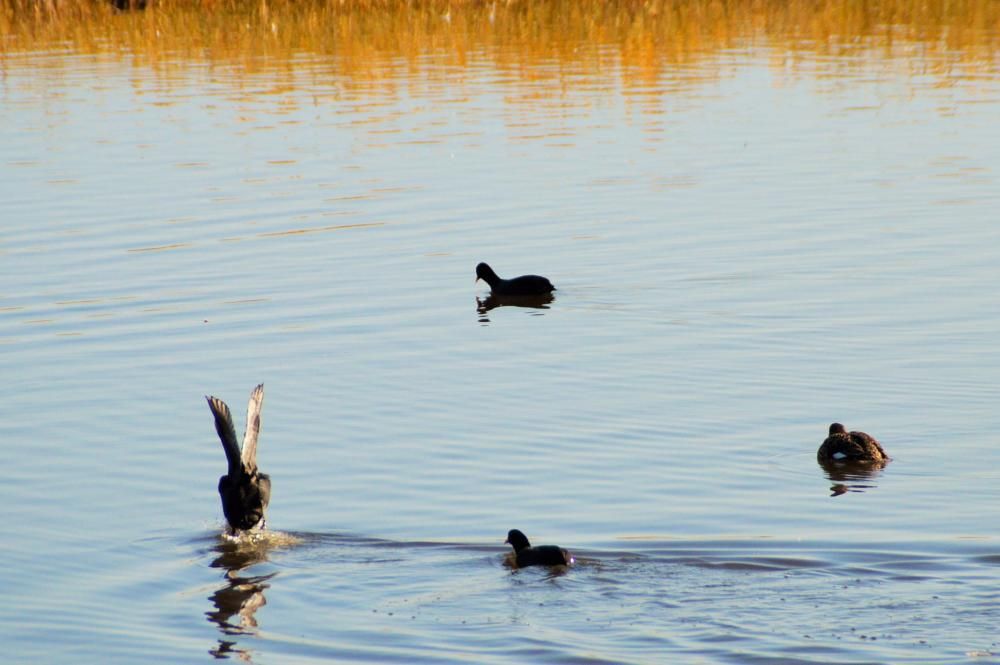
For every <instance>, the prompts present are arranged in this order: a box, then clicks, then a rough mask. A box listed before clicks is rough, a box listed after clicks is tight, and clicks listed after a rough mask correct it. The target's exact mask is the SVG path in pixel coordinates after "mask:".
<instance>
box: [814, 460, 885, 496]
mask: <svg viewBox="0 0 1000 665" xmlns="http://www.w3.org/2000/svg"><path fill="white" fill-rule="evenodd" d="M817 463H818V464H819V465H820V467H822V469H823V473H824V475H826V478H827V480H829V481H830V482H831V483H833V485H831V486H830V496H840V495H842V494H847V493H848V492H864V491H865V490H869V489H875V488H876V487H878V483H876V482H875V480H876V478H878V477H879V476H880V475H882V469H883V468H885V464H886V463H885V462H836V461H825V462H817Z"/></svg>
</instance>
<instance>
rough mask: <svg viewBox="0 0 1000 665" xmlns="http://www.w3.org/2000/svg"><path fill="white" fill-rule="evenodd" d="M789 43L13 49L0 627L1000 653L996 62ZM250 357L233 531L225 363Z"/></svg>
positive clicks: (82, 657)
mask: <svg viewBox="0 0 1000 665" xmlns="http://www.w3.org/2000/svg"><path fill="white" fill-rule="evenodd" d="M780 55H781V53H780V52H779V51H777V50H775V49H772V48H770V47H768V45H767V44H755V45H752V46H748V47H746V48H745V49H740V50H736V51H732V52H722V53H718V54H716V55H713V56H705V57H704V58H702V59H700V60H698V61H697V62H694V63H692V64H690V65H688V66H687V67H686V68H684V69H678V71H676V72H671V71H665V72H664V73H663V75H662V80H661V81H659V82H658V83H657V84H650V85H649V86H648V87H646V88H641V89H637V88H636V87H634V86H627V85H625V84H623V78H622V77H623V74H622V72H621V71H620V70H618V69H616V68H615V67H609V68H608V69H607V70H602V71H600V72H590V73H588V72H586V71H575V70H565V71H564V70H559V68H558V63H548V64H547V63H545V62H541V63H538V62H536V63H533V65H532V66H533V67H536V68H540V69H545V68H546V67H551V68H552V70H551V71H542V72H540V74H542V75H544V76H540V78H538V79H533V78H531V77H528V76H526V77H525V78H523V79H520V78H518V77H516V76H515V77H511V76H509V75H507V74H504V75H501V74H500V73H498V71H497V69H496V65H495V63H494V61H493V60H492V59H491V57H490V53H483V54H479V55H478V56H474V57H471V58H470V60H469V61H468V62H467V63H466V66H465V68H464V70H463V72H462V73H463V76H461V77H456V76H453V75H452V74H453V72H452V70H451V69H449V66H448V65H447V64H446V62H445V59H442V61H441V62H438V61H437V60H435V58H434V57H429V58H428V59H427V60H426V61H425V62H423V63H422V68H421V69H420V70H417V71H414V72H412V73H411V74H410V75H411V76H412V77H413V78H412V79H408V78H407V73H406V72H407V70H406V69H405V68H397V69H394V70H392V71H393V74H392V76H393V77H398V78H392V79H391V80H386V81H383V82H377V83H376V84H372V85H367V86H362V87H358V86H351V85H348V84H349V83H351V81H350V80H349V78H350V74H349V73H347V72H345V73H341V74H338V73H337V68H336V64H337V63H336V62H332V63H331V62H327V61H324V60H323V59H322V58H306V57H302V58H299V59H297V60H295V61H294V62H293V63H289V67H280V66H278V67H275V69H274V70H265V71H263V72H258V73H256V74H253V75H251V74H241V73H240V72H239V71H237V70H226V69H224V68H223V69H217V70H213V71H211V72H210V71H208V70H206V69H205V68H204V66H203V63H198V62H194V61H192V62H184V61H181V62H180V63H179V65H178V67H177V68H176V70H175V71H172V73H171V75H170V76H164V75H162V74H158V73H157V72H156V71H155V70H150V69H147V68H144V67H143V66H142V65H137V64H135V63H131V62H129V61H128V59H121V58H112V57H102V56H92V55H86V54H73V53H65V54H49V53H39V54H27V55H18V54H11V55H9V56H7V57H6V63H5V64H4V78H3V80H2V83H0V99H2V103H0V169H2V178H0V194H2V195H0V219H2V220H3V221H2V223H0V375H2V376H3V377H4V382H3V385H4V386H5V387H6V389H5V390H4V391H3V408H2V409H0V414H2V417H0V442H2V443H0V451H2V452H3V457H4V459H5V464H4V468H5V478H4V485H3V487H4V489H3V497H4V499H5V500H4V505H5V506H6V509H7V517H6V534H7V535H6V536H5V537H4V539H3V547H2V552H3V555H2V559H0V583H2V586H3V588H4V589H5V590H6V596H7V602H6V603H4V604H3V606H2V608H0V638H2V642H3V644H4V645H5V652H6V655H7V658H9V659H10V660H11V662H66V661H69V660H72V661H74V662H137V661H149V660H155V661H157V662H198V661H209V660H213V659H214V658H216V657H241V658H244V659H248V660H252V661H254V662H258V663H299V662H302V663H313V662H319V661H324V662H325V661H330V660H336V661H338V662H340V661H343V662H379V663H383V662H405V663H414V662H477V663H485V662H512V661H515V660H516V661H521V662H552V663H581V662H588V663H602V662H607V663H623V662H630V663H653V662H668V661H674V662H692V663H695V662H721V663H748V662H761V663H763V662H781V663H787V662H816V663H819V662H823V663H828V662H844V663H862V662H927V663H944V662H970V661H972V662H1000V655H997V654H1000V642H998V639H1000V638H998V637H997V634H996V629H995V626H996V625H997V623H998V621H1000V612H998V610H997V604H996V589H997V588H998V582H1000V540H998V539H997V536H996V529H997V523H998V522H997V516H998V513H997V505H998V502H997V499H998V493H997V486H998V485H997V482H996V481H997V471H996V470H997V469H998V468H1000V452H998V451H1000V446H998V445H997V443H998V442H997V440H996V439H997V435H996V432H997V431H1000V416H998V412H997V409H996V404H997V403H998V398H1000V391H998V389H997V387H996V384H997V380H996V379H997V377H998V376H1000V353H998V346H997V341H996V340H997V339H998V338H1000V337H998V334H1000V315H998V312H1000V310H998V309H997V307H996V305H995V302H996V289H995V284H996V281H997V275H998V272H997V267H996V266H997V265H998V259H1000V256H998V247H1000V226H998V225H997V223H996V220H997V213H996V211H997V209H998V204H1000V193H998V192H1000V187H998V177H997V176H998V168H1000V159H998V156H1000V129H998V127H1000V125H998V124H997V122H996V118H997V117H1000V116H998V112H1000V76H998V75H997V71H996V69H995V68H994V69H989V68H988V67H986V68H982V69H979V70H976V71H970V72H967V71H965V70H964V69H963V68H962V67H961V66H958V65H954V64H953V63H945V64H950V65H951V66H950V67H933V66H931V65H935V64H942V63H936V62H934V61H933V58H934V57H947V54H943V55H941V54H939V55H937V56H935V55H933V54H927V55H924V56H921V57H923V58H926V59H927V61H926V62H924V61H918V64H924V65H927V67H926V68H925V69H920V68H917V69H918V70H919V71H917V72H916V73H914V72H912V71H910V70H907V69H905V68H899V67H894V66H892V65H893V64H894V61H892V60H891V59H887V58H888V56H886V55H885V53H882V52H880V51H878V50H874V51H872V52H869V53H864V54H863V55H864V57H862V58H860V59H858V58H856V57H855V59H850V60H848V58H849V57H850V56H845V60H838V59H837V58H834V57H829V56H822V57H821V56H818V55H810V54H809V52H803V53H800V54H798V58H799V59H798V60H797V61H796V62H795V63H794V64H792V65H788V66H786V67H784V68H781V67H775V66H774V64H773V63H774V61H775V58H777V57H780ZM913 57H917V56H913ZM967 66H969V67H971V66H972V65H967ZM331 71H332V72H333V73H332V74H331V73H330V72H331ZM320 73H322V75H320ZM560 76H565V77H566V78H565V80H566V85H565V86H554V85H552V84H551V80H553V79H556V80H558V78H559V77H560ZM422 77H428V78H429V80H430V82H431V83H432V84H428V83H427V80H425V79H424V78H422ZM538 81H542V82H541V83H539V82H538ZM273 89H279V90H281V92H280V93H277V94H275V93H274V92H273ZM479 261H489V262H490V263H491V265H493V267H494V268H495V269H496V270H497V272H499V273H500V274H501V275H502V276H513V275H517V274H521V273H541V274H544V275H546V276H548V277H549V278H551V279H552V281H553V282H554V283H555V284H556V286H557V287H558V290H557V291H556V295H555V299H554V300H553V302H551V303H549V304H548V305H547V306H546V307H545V308H522V307H499V308H496V309H490V310H488V311H483V310H482V309H481V308H480V307H479V306H478V302H477V299H478V300H483V299H485V297H486V295H487V292H488V289H486V288H485V287H484V286H483V285H482V283H481V282H480V283H479V284H475V283H474V281H473V280H474V276H475V275H474V268H475V265H476V263H478V262H479ZM259 382H263V383H264V384H265V387H266V397H265V401H264V409H263V424H262V433H261V444H260V454H259V455H260V456H259V461H260V464H261V467H262V468H263V469H264V470H265V471H266V472H268V473H269V474H270V475H271V477H272V481H273V494H272V503H271V507H270V510H269V516H268V523H269V525H270V527H271V529H272V530H273V531H275V532H277V533H278V534H279V536H277V542H272V543H271V544H260V545H258V546H255V547H243V548H235V546H234V545H232V544H231V543H228V542H226V541H225V540H224V539H221V538H220V534H221V532H222V513H221V509H220V505H219V499H218V495H217V493H216V489H215V487H216V483H217V479H218V476H219V475H220V474H222V473H223V472H224V471H225V459H224V456H223V454H222V450H221V447H220V445H219V443H218V440H217V438H216V436H215V432H214V429H213V427H212V421H211V417H210V414H209V411H208V409H207V408H206V406H205V402H204V399H203V396H204V395H206V394H213V395H217V396H219V397H221V398H223V399H225V400H227V401H228V402H229V404H230V406H231V407H232V408H233V412H234V414H236V420H237V429H238V430H239V431H242V427H243V423H242V417H243V415H242V414H243V413H244V404H245V400H246V398H247V396H248V395H249V392H250V390H251V388H252V387H253V386H254V385H256V384H257V383H259ZM835 420H836V421H840V422H843V423H845V424H846V425H847V426H848V427H849V428H854V429H863V430H865V431H868V432H869V433H871V434H873V435H874V436H876V437H877V438H878V439H879V440H880V441H881V442H882V443H883V445H884V446H885V448H886V449H887V450H888V452H889V454H890V455H891V456H892V457H893V461H892V462H891V463H890V464H889V465H888V466H887V467H886V468H885V469H882V470H879V471H875V472H873V473H871V474H869V475H861V476H848V477H839V476H838V477H830V475H828V474H827V472H825V471H824V470H823V469H822V468H821V467H819V466H818V465H817V464H816V461H815V450H816V448H817V447H818V446H819V444H820V443H821V442H822V440H823V438H824V436H825V434H826V430H827V427H828V426H829V424H830V423H831V422H833V421H835ZM838 484H839V485H845V486H846V489H847V490H848V491H846V492H845V493H842V494H839V495H836V496H832V495H833V494H836V492H834V491H833V490H832V489H831V488H832V487H834V486H836V485H838ZM514 527H517V528H520V529H522V530H523V531H525V532H526V533H527V534H528V535H529V537H531V538H532V539H533V540H534V541H536V542H538V543H542V542H552V543H558V544H560V545H562V546H564V547H567V548H569V549H571V550H572V551H573V552H574V554H575V555H576V556H577V559H578V561H577V565H575V566H574V567H573V568H571V569H570V570H568V571H563V572H559V571H555V572H553V571H546V570H521V571H516V572H512V571H510V570H509V569H507V568H505V567H504V566H503V555H504V553H505V552H506V551H507V550H506V549H505V546H504V545H503V540H504V536H505V534H506V532H507V530H508V529H510V528H514Z"/></svg>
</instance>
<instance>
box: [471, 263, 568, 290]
mask: <svg viewBox="0 0 1000 665" xmlns="http://www.w3.org/2000/svg"><path fill="white" fill-rule="evenodd" d="M479 280H483V281H484V282H486V283H487V284H489V285H490V291H492V292H493V295H495V296H541V295H545V294H547V293H552V292H553V291H555V290H556V287H554V286H552V282H550V281H549V280H548V279H547V278H545V277H540V276H538V275H521V276H520V277H513V278H511V279H501V278H500V277H498V276H497V274H496V273H495V272H493V268H491V267H489V266H488V265H486V264H485V263H480V264H479V265H478V266H476V281H477V282H478V281H479Z"/></svg>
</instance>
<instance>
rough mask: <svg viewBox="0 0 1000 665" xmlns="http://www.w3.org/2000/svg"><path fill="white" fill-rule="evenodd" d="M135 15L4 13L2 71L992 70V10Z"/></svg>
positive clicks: (352, 6)
mask: <svg viewBox="0 0 1000 665" xmlns="http://www.w3.org/2000/svg"><path fill="white" fill-rule="evenodd" d="M143 1H144V0H0V69H6V68H9V67H12V66H17V65H16V64H15V63H12V62H10V56H14V55H17V54H28V55H31V54H46V53H66V52H72V53H78V54H93V55H103V56H111V57H123V58H124V57H128V58H131V59H132V60H133V61H134V62H135V63H136V64H138V65H148V66H153V67H157V66H159V65H164V64H166V63H169V64H170V66H171V67H177V66H178V65H179V64H183V63H185V62H187V63H204V62H208V63H211V64H215V63H217V64H224V65H230V66H235V67H236V68H237V69H240V70H244V71H247V72H251V73H252V72H254V71H261V70H268V69H272V68H275V67H282V68H288V67H293V66H294V63H295V62H296V61H297V59H301V58H303V57H307V58H308V56H323V57H329V56H332V57H334V58H335V59H336V62H337V63H338V65H337V68H338V70H342V71H340V73H342V74H344V75H346V76H358V77H360V78H366V79H378V78H382V76H381V74H384V75H385V76H392V71H394V70H395V69H396V68H398V67H401V66H402V67H420V63H421V62H422V59H425V58H427V57H428V56H441V57H445V58H447V59H448V60H447V62H448V64H455V65H457V66H462V65H465V64H467V62H468V61H470V60H476V59H487V60H489V61H491V62H493V63H494V64H495V65H496V66H497V67H498V68H500V69H502V70H504V71H512V72H514V74H515V75H518V76H522V75H524V76H528V75H527V74H525V73H524V72H523V71H522V69H521V68H525V67H531V66H533V65H537V64H543V65H547V66H549V67H552V66H554V67H555V68H556V69H559V68H561V67H564V66H568V67H567V70H568V71H569V74H566V76H569V75H570V74H571V73H572V72H580V71H584V72H587V71H594V70H595V69H596V70H598V71H599V70H600V69H601V68H606V67H607V66H608V65H610V64H612V63H614V65H615V66H616V67H620V68H621V69H622V71H624V72H626V76H627V77H632V78H635V79H638V80H640V81H641V80H646V81H651V80H655V79H656V78H657V77H659V76H660V74H662V73H663V71H664V70H666V69H669V68H670V67H672V66H676V65H678V64H685V63H688V62H697V61H699V60H702V59H704V58H706V57H711V56H713V55H716V54H720V53H724V52H726V51H731V50H739V49H747V48H751V47H755V46H760V45H766V46H768V47H770V48H772V49H773V50H774V52H775V57H776V58H777V59H778V60H780V61H782V62H785V63H786V65H787V63H789V62H790V63H791V64H792V66H794V64H795V62H796V61H797V60H799V59H800V58H801V59H805V58H806V57H810V58H814V57H815V56H816V55H817V54H818V55H821V56H826V55H828V56H835V57H840V58H843V57H845V56H856V57H858V58H859V59H867V60H872V59H876V60H881V61H888V62H890V63H898V62H905V63H907V64H906V65H905V68H906V69H909V70H910V71H911V72H913V73H914V74H919V73H929V70H930V72H931V73H934V72H936V73H949V71H950V70H951V69H952V68H955V69H960V70H963V71H966V70H967V71H972V72H974V71H976V70H982V69H984V68H988V69H990V70H993V69H995V68H996V67H997V66H998V64H1000V57H998V53H1000V1H998V0H884V1H880V2H871V1H868V0H647V1H644V2H642V1H637V0H497V1H496V2H493V1H482V0H451V1H448V0H409V1H406V0H145V2H147V4H146V5H145V6H143V7H141V8H140V7H139V6H138V3H141V2H143ZM116 3H118V4H117V5H116ZM120 7H125V9H121V8H120ZM4 61H7V62H4ZM439 62H440V61H439ZM387 70H392V71H387ZM942 70H943V71H942ZM380 73H381V74H380Z"/></svg>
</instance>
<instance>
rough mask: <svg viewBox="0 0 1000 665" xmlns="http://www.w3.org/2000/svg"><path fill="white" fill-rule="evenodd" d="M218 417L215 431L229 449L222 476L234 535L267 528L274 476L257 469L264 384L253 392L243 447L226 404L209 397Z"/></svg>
mask: <svg viewBox="0 0 1000 665" xmlns="http://www.w3.org/2000/svg"><path fill="white" fill-rule="evenodd" d="M205 399H206V400H208V408H209V409H211V410H212V415H213V416H215V431H216V432H218V433H219V439H220V440H221V441H222V449H223V450H224V451H225V452H226V460H227V461H228V462H229V472H228V473H227V474H226V475H224V476H222V477H221V478H219V496H220V497H222V512H223V513H224V514H225V516H226V521H227V522H229V527H230V529H231V530H232V533H233V534H237V533H239V532H240V531H251V530H254V529H263V528H264V527H265V526H266V520H265V517H266V515H265V512H266V511H267V504H268V502H269V501H270V500H271V477H270V476H268V475H267V474H266V473H261V472H260V471H259V470H258V469H257V437H258V436H259V435H260V409H261V405H262V403H263V402H264V384H260V385H259V386H257V387H256V388H254V389H253V392H252V393H250V401H249V403H248V404H247V429H246V433H245V434H244V435H243V446H242V447H240V445H239V444H238V443H237V442H236V428H235V427H233V418H232V416H231V415H230V413H229V407H228V406H226V403H225V402H223V401H222V400H221V399H219V398H217V397H208V396H206V397H205Z"/></svg>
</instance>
